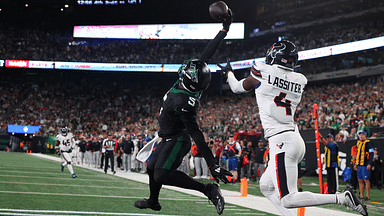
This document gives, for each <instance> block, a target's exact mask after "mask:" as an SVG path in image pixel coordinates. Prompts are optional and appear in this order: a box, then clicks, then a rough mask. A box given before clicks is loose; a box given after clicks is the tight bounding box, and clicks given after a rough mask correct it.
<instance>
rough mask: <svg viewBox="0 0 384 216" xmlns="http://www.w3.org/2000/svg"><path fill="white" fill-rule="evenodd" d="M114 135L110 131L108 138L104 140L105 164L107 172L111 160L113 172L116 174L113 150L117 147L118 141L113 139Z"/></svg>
mask: <svg viewBox="0 0 384 216" xmlns="http://www.w3.org/2000/svg"><path fill="white" fill-rule="evenodd" d="M112 138H113V135H112V133H108V138H107V139H105V140H104V141H103V148H104V149H105V150H106V151H105V157H104V158H105V166H104V173H105V174H107V170H108V160H111V169H112V173H113V174H115V173H116V171H115V170H114V169H115V158H114V155H113V150H114V149H115V146H116V141H115V140H113V139H112Z"/></svg>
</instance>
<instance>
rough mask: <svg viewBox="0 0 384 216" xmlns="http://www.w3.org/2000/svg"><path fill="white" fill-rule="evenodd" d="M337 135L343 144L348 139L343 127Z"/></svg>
mask: <svg viewBox="0 0 384 216" xmlns="http://www.w3.org/2000/svg"><path fill="white" fill-rule="evenodd" d="M339 135H340V137H342V138H341V141H343V142H344V143H345V142H346V141H347V140H348V139H349V133H348V131H347V130H346V129H345V126H342V128H341V130H340V131H339Z"/></svg>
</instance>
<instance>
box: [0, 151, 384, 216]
mask: <svg viewBox="0 0 384 216" xmlns="http://www.w3.org/2000/svg"><path fill="white" fill-rule="evenodd" d="M74 170H75V173H76V174H77V175H78V177H77V178H75V179H73V178H72V177H71V175H70V173H69V171H68V170H67V168H65V171H64V172H61V171H60V163H59V162H55V161H51V160H47V159H42V158H38V157H35V156H33V155H28V154H25V153H4V152H0V209H1V210H0V215H3V214H5V213H6V212H8V213H14V215H17V214H20V213H24V214H59V215H108V214H107V213H110V214H109V215H112V213H115V214H114V215H149V214H153V215H217V213H216V209H215V207H214V206H213V205H212V204H210V203H209V202H208V199H206V198H202V197H197V196H193V195H188V194H184V193H180V192H176V191H173V190H168V189H164V188H163V189H162V190H161V193H160V203H161V205H162V207H163V208H162V210H161V211H160V212H155V211H152V210H140V209H137V208H135V207H133V202H134V201H136V200H138V199H142V198H147V197H148V196H149V189H148V185H147V184H144V183H139V182H136V181H132V180H128V179H124V178H120V177H117V176H113V175H105V174H104V173H102V172H97V171H93V170H88V169H86V168H82V167H77V166H74ZM201 181H203V182H211V181H210V180H201ZM303 183H304V186H303V189H304V190H306V191H312V192H318V191H319V187H318V186H316V185H314V184H316V183H317V184H318V180H317V178H315V177H304V178H303ZM340 183H341V184H342V185H341V187H340V189H343V188H344V187H345V184H343V182H340ZM221 188H222V189H225V190H233V191H240V185H239V184H235V185H232V184H227V185H224V184H221ZM248 193H249V194H252V195H257V196H262V194H261V193H260V190H259V187H258V185H256V184H253V183H252V182H250V184H249V187H248ZM383 203H384V190H383V191H381V190H378V189H376V188H374V189H372V191H371V201H370V202H366V204H367V205H368V211H369V214H370V215H371V216H372V215H373V216H374V215H377V216H378V215H383V213H382V212H384V204H383ZM323 208H329V209H337V210H342V211H347V210H346V209H345V207H343V206H337V205H327V206H324V207H323ZM5 209H10V210H8V211H6V210H5ZM17 210H19V211H17ZM34 211H35V212H34ZM349 212H351V211H349ZM235 213H237V214H241V215H272V214H269V213H266V212H261V211H257V210H253V209H248V208H244V207H240V206H236V205H232V204H229V203H227V204H226V208H225V210H224V213H223V215H235Z"/></svg>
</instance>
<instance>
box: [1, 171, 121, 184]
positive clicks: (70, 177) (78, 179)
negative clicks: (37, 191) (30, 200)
mask: <svg viewBox="0 0 384 216" xmlns="http://www.w3.org/2000/svg"><path fill="white" fill-rule="evenodd" d="M0 176H6V177H12V178H35V179H42V178H44V179H60V180H69V181H75V179H73V178H72V176H71V174H69V173H68V178H55V177H37V176H18V175H0ZM76 181H98V182H111V180H110V179H106V180H99V179H80V178H77V179H76ZM115 182H117V181H115Z"/></svg>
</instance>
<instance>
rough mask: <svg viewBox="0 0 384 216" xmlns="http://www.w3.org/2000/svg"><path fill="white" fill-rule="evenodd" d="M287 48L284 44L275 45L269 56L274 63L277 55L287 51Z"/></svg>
mask: <svg viewBox="0 0 384 216" xmlns="http://www.w3.org/2000/svg"><path fill="white" fill-rule="evenodd" d="M285 48H287V46H286V45H285V44H283V43H279V45H276V44H273V45H272V47H271V50H270V51H269V55H270V56H271V57H272V58H273V60H272V62H274V61H275V58H276V54H282V53H283V52H282V51H283V50H285Z"/></svg>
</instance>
